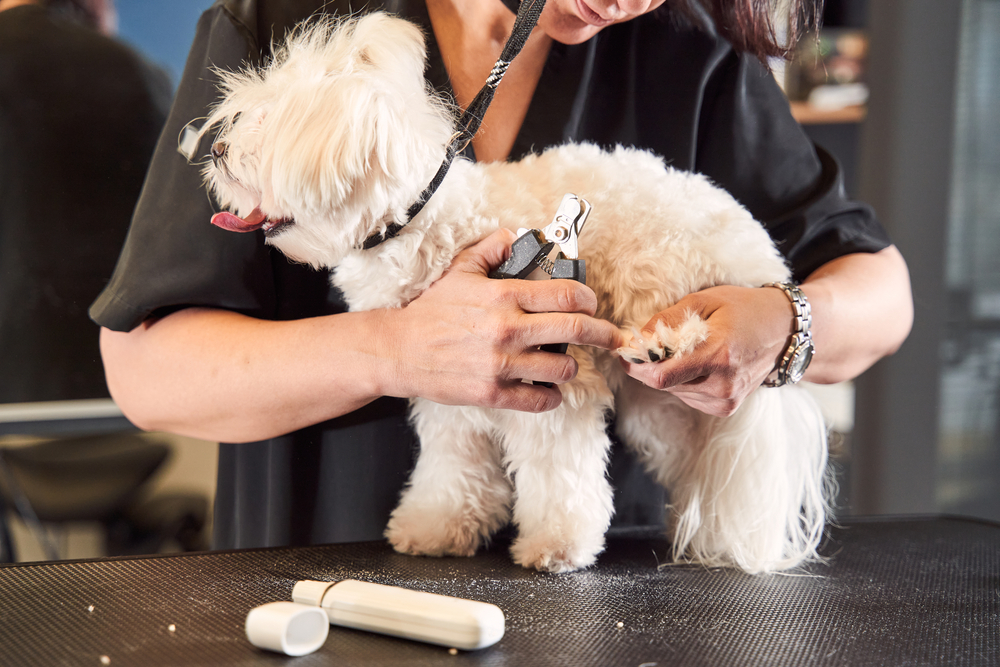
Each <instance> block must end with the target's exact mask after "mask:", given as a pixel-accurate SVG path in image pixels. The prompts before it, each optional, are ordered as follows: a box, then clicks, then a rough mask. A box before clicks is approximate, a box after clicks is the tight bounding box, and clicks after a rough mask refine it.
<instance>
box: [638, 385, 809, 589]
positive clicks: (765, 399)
mask: <svg viewBox="0 0 1000 667" xmlns="http://www.w3.org/2000/svg"><path fill="white" fill-rule="evenodd" d="M643 389H647V388H643ZM651 391H652V390H647V391H643V393H644V394H645V395H646V397H647V399H649V400H655V394H650V393H649V392H651ZM646 407H647V408H650V407H651V406H649V405H648V404H647V406H646ZM670 409H673V410H676V409H677V406H676V405H674V404H671V406H670ZM621 413H622V410H621V409H619V424H620V425H621V419H622V414H621ZM630 416H631V415H630ZM697 419H698V420H699V422H700V423H699V424H698V426H697V428H695V429H693V430H691V431H690V432H689V433H690V439H689V440H688V441H687V442H686V443H684V444H683V446H682V451H680V452H678V455H676V456H673V457H671V460H670V462H669V463H670V465H669V466H668V467H665V468H661V469H660V471H659V476H660V478H661V482H663V483H664V484H665V485H667V486H668V488H669V490H670V498H671V508H670V509H671V513H670V514H671V516H670V521H671V524H672V525H671V532H672V536H671V537H672V541H673V550H674V558H675V559H678V560H680V559H691V560H694V561H697V562H699V563H702V564H705V565H708V566H735V567H739V568H741V569H743V570H744V571H747V572H751V573H755V572H766V571H772V570H782V569H788V568H791V567H795V566H796V565H799V564H801V563H802V562H804V561H806V560H809V559H812V558H815V557H816V547H817V546H818V544H819V540H820V538H821V537H822V532H823V527H824V524H825V521H826V515H827V511H828V500H827V496H828V486H827V485H828V483H829V482H828V479H827V471H826V462H827V450H826V428H825V425H824V423H823V418H822V415H821V414H820V412H819V409H818V407H817V406H816V405H815V402H813V401H812V399H811V398H810V397H809V396H808V395H807V394H806V392H805V391H804V390H802V389H801V388H799V387H786V388H781V389H759V390H757V391H756V392H754V393H753V394H751V395H750V396H749V397H747V399H746V400H745V401H744V402H743V405H741V406H740V408H739V410H737V411H736V413H735V414H733V415H732V416H730V417H709V416H707V415H700V414H699V415H697ZM626 426H627V427H628V425H626ZM658 428H661V427H657V426H656V420H655V419H652V420H647V422H646V424H644V425H643V424H638V425H636V424H635V423H633V424H632V425H631V429H630V430H631V431H632V433H629V434H627V435H626V434H624V433H623V436H625V437H628V438H629V439H630V440H632V439H634V438H636V436H639V439H642V431H646V434H647V435H646V439H647V440H653V439H655V438H656V437H657V436H656V434H655V432H656V430H657V429H658ZM661 437H662V436H661ZM644 449H646V450H647V451H652V450H655V445H653V446H651V445H650V444H649V443H648V442H647V444H646V447H644ZM654 467H655V466H654Z"/></svg>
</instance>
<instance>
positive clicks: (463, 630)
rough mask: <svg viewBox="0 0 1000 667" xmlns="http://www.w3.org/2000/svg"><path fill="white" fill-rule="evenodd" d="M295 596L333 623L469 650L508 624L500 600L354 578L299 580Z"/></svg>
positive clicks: (493, 637)
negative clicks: (318, 610) (414, 588)
mask: <svg viewBox="0 0 1000 667" xmlns="http://www.w3.org/2000/svg"><path fill="white" fill-rule="evenodd" d="M292 599H293V600H294V601H295V602H296V603H298V604H301V605H310V606H314V607H316V606H318V607H321V608H322V609H323V610H324V611H325V612H326V615H327V617H328V618H329V620H330V623H331V624H332V625H339V626H342V627H347V628H356V629H358V630H367V631H369V632H378V633H381V634H385V635H392V636H394V637H404V638H406V639H415V640H417V641H422V642H428V643H431V644H438V645H440V646H447V647H449V648H459V649H464V650H467V651H471V650H476V649H481V648H486V647H487V646H492V645H493V644H495V643H497V642H498V641H500V639H501V638H502V637H503V634H504V628H505V625H504V622H505V619H504V615H503V611H501V610H500V608H499V607H497V606H496V605H492V604H488V603H486V602H477V601H475V600H464V599H462V598H455V597H448V596H445V595H437V594H435V593H426V592H423V591H414V590H410V589H406V588H399V587H396V586H384V585H382V584H373V583H369V582H363V581H354V580H352V579H348V580H345V581H340V582H329V581H300V582H298V583H296V584H295V587H294V588H293V589H292Z"/></svg>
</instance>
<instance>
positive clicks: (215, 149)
mask: <svg viewBox="0 0 1000 667" xmlns="http://www.w3.org/2000/svg"><path fill="white" fill-rule="evenodd" d="M225 154H226V145H225V144H224V143H222V142H221V141H216V142H215V143H214V144H212V160H219V159H221V158H222V157H223V156H224V155H225Z"/></svg>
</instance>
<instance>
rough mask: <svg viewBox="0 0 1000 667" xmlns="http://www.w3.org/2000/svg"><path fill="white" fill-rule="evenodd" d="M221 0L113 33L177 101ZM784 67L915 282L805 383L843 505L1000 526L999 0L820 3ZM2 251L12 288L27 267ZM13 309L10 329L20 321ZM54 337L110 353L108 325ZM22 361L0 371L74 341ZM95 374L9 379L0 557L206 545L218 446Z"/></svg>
mask: <svg viewBox="0 0 1000 667" xmlns="http://www.w3.org/2000/svg"><path fill="white" fill-rule="evenodd" d="M102 1H106V0H102ZM210 4H211V2H210V0H172V1H171V2H169V3H150V2H146V1H144V0H143V1H140V0H117V2H116V3H115V7H116V9H117V23H116V27H115V26H114V25H113V26H111V29H109V30H108V31H109V32H113V33H114V34H115V38H116V39H118V40H121V41H122V42H124V43H126V44H128V45H130V46H131V47H132V48H134V49H135V50H136V51H137V52H138V53H140V54H142V57H143V58H144V59H145V60H147V61H148V62H149V63H151V64H152V65H154V66H155V69H156V70H157V72H158V73H159V75H161V76H162V77H163V79H162V80H163V81H165V82H166V83H165V84H163V85H165V86H166V96H167V98H169V95H170V94H172V89H173V88H172V87H173V86H175V85H176V82H177V80H178V78H179V76H180V73H181V71H182V69H183V64H184V60H185V57H186V54H187V49H188V46H189V44H190V42H191V39H192V37H193V35H194V29H195V24H196V22H197V18H198V15H199V14H200V12H201V11H202V10H203V9H205V8H206V7H207V6H209V5H210ZM773 70H774V75H775V77H776V78H777V79H778V81H779V83H781V84H782V86H783V88H784V89H785V91H786V94H787V95H788V98H789V101H790V104H791V106H792V110H793V113H794V114H795V116H796V117H797V118H798V119H799V121H800V122H801V123H802V125H803V128H804V131H805V132H806V133H807V134H808V135H809V136H810V137H811V138H812V139H813V140H814V141H815V142H816V143H818V144H820V145H822V146H824V147H825V148H826V149H827V150H828V151H830V152H831V153H832V154H833V155H834V156H835V157H837V159H838V160H839V161H840V162H841V164H842V166H843V168H844V173H845V177H846V186H847V188H848V191H849V194H851V195H852V196H854V197H856V198H859V199H862V200H864V201H867V202H868V203H870V204H872V205H873V206H874V207H875V209H876V211H877V212H878V215H879V217H880V219H881V220H882V222H883V224H884V225H885V226H886V227H887V229H888V230H889V233H890V235H891V236H892V238H893V240H894V241H895V243H896V244H897V245H898V246H899V248H900V249H901V251H902V252H903V254H904V256H905V257H906V258H907V261H908V263H909V266H910V271H911V278H912V281H913V288H914V297H915V307H916V320H915V324H914V329H913V333H912V334H911V335H910V338H909V339H908V341H907V342H906V343H905V344H904V346H903V348H902V349H901V350H900V351H899V352H898V353H897V354H896V355H894V356H893V357H891V358H889V359H886V360H883V361H882V362H880V363H879V364H877V365H876V366H875V367H874V368H872V369H871V370H870V371H868V372H867V373H865V374H864V375H863V376H862V377H860V378H859V379H858V380H857V381H855V382H853V383H845V384H842V385H835V386H831V387H812V388H811V389H812V390H813V391H814V392H815V393H816V395H817V396H818V397H819V398H820V400H821V402H822V404H823V405H824V407H825V410H826V413H827V417H828V419H829V421H830V423H831V425H832V427H833V430H834V438H833V458H834V461H835V464H836V466H837V470H838V477H839V480H840V486H841V491H840V498H839V507H838V512H839V513H840V514H841V515H850V514H932V513H949V514H962V515H967V516H974V517H980V518H985V519H991V520H996V521H1000V484H998V479H1000V425H998V414H1000V403H998V401H1000V393H998V387H1000V132H997V131H996V128H998V127H1000V0H948V1H947V2H942V1H941V0H827V2H826V9H825V13H824V16H823V28H822V30H821V31H820V33H819V34H818V35H809V36H807V37H806V38H805V39H804V40H803V41H802V43H801V44H799V45H798V47H797V50H796V57H795V59H794V60H793V61H792V62H788V63H784V62H775V63H773ZM154 97H155V96H154ZM166 102H169V99H167V100H166ZM2 131H4V128H3V127H2V126H0V132H2ZM0 141H2V138H0ZM2 145H3V144H0V146H2ZM0 157H2V156H0ZM0 180H2V179H0ZM0 210H2V209H0ZM124 222H125V223H127V220H125V221H124ZM7 224H8V222H7V221H6V220H2V219H0V227H2V226H4V225H7ZM2 233H4V231H3V229H0V234H2ZM0 238H6V237H0ZM107 243H109V244H112V245H113V247H114V248H117V247H118V246H120V243H121V239H118V240H116V241H112V240H108V241H107ZM115 243H117V245H114V244H115ZM3 262H4V264H3V265H0V281H8V282H9V281H10V280H13V277H14V272H15V271H20V270H21V269H22V268H23V267H21V266H20V265H18V266H17V267H15V265H14V264H12V263H11V262H10V261H8V260H7V259H6V256H4V259H3ZM107 271H108V272H109V271H110V268H108V269H107ZM19 275H20V274H19ZM38 280H39V281H42V282H44V276H43V278H39V279H38ZM53 289H54V288H53ZM871 289H873V290H878V289H879V287H878V285H875V284H873V285H872V286H871ZM41 291H42V292H45V290H41ZM0 293H2V290H0ZM92 296H96V293H95V294H94V295H92ZM91 298H92V297H91ZM75 300H76V301H78V303H70V304H69V305H70V306H73V307H74V308H75V309H76V310H77V311H81V310H83V309H85V308H86V307H87V306H88V305H89V302H90V301H89V300H88V299H87V298H86V296H85V295H81V296H79V297H78V298H76V299H75ZM0 305H2V302H0ZM10 312H12V311H11V310H10V308H7V309H0V336H3V335H5V334H3V332H4V331H5V330H9V329H11V328H15V325H17V324H18V323H17V322H13V321H12V320H11V317H10V315H9V313H10ZM52 345H54V346H60V347H65V346H73V348H74V349H73V353H74V354H76V356H78V357H80V358H82V359H83V360H84V362H85V365H87V364H89V367H91V368H92V367H93V366H94V364H97V363H99V362H98V358H97V356H96V355H97V354H98V353H97V350H96V336H95V337H93V338H87V339H86V340H84V341H81V340H79V339H78V338H70V337H66V336H64V337H63V338H62V339H58V340H56V341H54V342H53V343H52ZM39 349H40V348H39ZM16 356H17V360H16V361H17V363H16V364H13V365H11V364H8V365H0V369H7V370H4V375H5V376H6V375H7V374H10V377H3V378H0V385H11V386H12V385H15V384H16V383H17V380H18V377H17V376H18V375H26V374H27V373H29V372H31V371H32V370H33V369H36V368H43V367H44V368H46V369H47V370H52V369H49V368H48V367H51V366H53V365H55V362H54V361H53V359H57V358H58V359H64V358H65V359H69V358H70V357H72V356H73V355H68V356H67V355H61V356H60V355H58V354H55V353H54V352H51V351H50V352H48V353H44V354H43V353H41V352H38V353H37V355H36V356H37V358H35V357H33V356H32V354H31V353H28V352H26V353H24V354H19V355H16ZM60 363H62V362H60ZM65 363H66V364H69V363H72V362H71V361H66V362H65ZM54 370H55V371H56V372H57V373H59V372H60V371H61V370H62V371H65V369H60V368H55V369H54ZM63 374H64V375H65V374H67V373H65V372H63ZM99 380H100V382H102V379H100V378H99ZM100 382H98V384H97V388H96V389H95V388H94V385H90V386H89V387H86V388H82V389H81V388H80V386H79V385H78V386H76V387H75V388H74V387H67V386H56V385H52V386H50V387H48V388H46V387H44V386H40V387H39V388H38V389H37V391H35V393H34V394H31V395H25V394H18V393H16V392H7V393H0V517H2V518H3V519H5V521H2V522H0V559H2V558H4V557H6V558H8V559H16V560H20V561H26V560H43V559H52V558H86V557H93V556H99V555H109V554H110V555H114V554H124V553H154V552H166V551H178V550H193V549H200V548H206V547H207V545H208V538H209V535H210V530H211V504H212V499H213V496H214V486H215V470H216V449H217V446H216V444H215V443H208V442H202V441H197V440H192V439H189V438H180V437H176V436H171V435H167V434H160V433H151V434H139V433H136V432H135V430H134V429H132V428H131V427H130V425H129V424H128V422H127V421H126V420H125V419H124V417H122V416H121V413H120V412H119V411H118V410H117V408H116V407H115V406H114V404H113V403H112V402H111V400H110V398H108V395H107V391H106V388H104V387H103V385H102V384H100ZM4 545H6V546H4ZM5 554H6V555H5Z"/></svg>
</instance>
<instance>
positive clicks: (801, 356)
mask: <svg viewBox="0 0 1000 667" xmlns="http://www.w3.org/2000/svg"><path fill="white" fill-rule="evenodd" d="M763 287H777V288H778V289H780V290H781V291H782V292H784V293H785V296H787V297H788V299H789V301H791V302H792V310H793V311H794V312H795V333H793V334H792V338H791V340H790V341H789V343H788V349H786V350H785V354H784V355H783V356H782V357H781V361H780V362H779V363H778V377H777V378H776V379H774V380H765V381H764V386H765V387H780V386H782V385H786V384H795V383H796V382H798V381H799V380H801V379H802V376H803V375H805V372H806V369H807V368H809V362H810V361H812V358H813V352H814V351H815V348H814V346H813V339H812V334H811V333H810V332H809V330H810V329H811V328H812V309H811V308H810V307H809V299H807V298H806V295H805V294H804V293H803V292H802V290H800V289H799V288H798V286H796V285H793V284H792V283H767V284H766V285H763Z"/></svg>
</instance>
